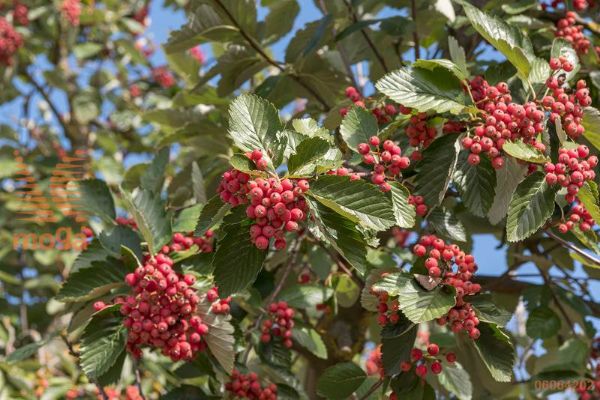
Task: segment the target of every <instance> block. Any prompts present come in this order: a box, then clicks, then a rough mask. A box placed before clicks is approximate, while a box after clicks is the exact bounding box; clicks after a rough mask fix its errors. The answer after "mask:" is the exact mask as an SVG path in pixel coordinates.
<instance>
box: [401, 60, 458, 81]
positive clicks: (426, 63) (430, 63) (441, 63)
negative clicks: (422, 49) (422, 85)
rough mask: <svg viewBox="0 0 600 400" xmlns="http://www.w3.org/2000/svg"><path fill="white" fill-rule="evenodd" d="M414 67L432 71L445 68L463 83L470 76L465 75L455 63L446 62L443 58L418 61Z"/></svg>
mask: <svg viewBox="0 0 600 400" xmlns="http://www.w3.org/2000/svg"><path fill="white" fill-rule="evenodd" d="M413 66H414V67H416V68H424V69H428V70H431V71H433V70H435V69H436V68H438V67H440V68H445V69H447V70H448V71H450V72H452V74H453V75H454V76H455V77H457V78H458V79H460V80H461V81H464V80H466V79H467V78H468V75H466V74H465V73H464V71H463V69H462V68H461V67H459V66H458V65H457V64H455V63H454V62H453V61H450V60H445V59H443V58H440V59H435V60H417V61H415V62H414V63H413Z"/></svg>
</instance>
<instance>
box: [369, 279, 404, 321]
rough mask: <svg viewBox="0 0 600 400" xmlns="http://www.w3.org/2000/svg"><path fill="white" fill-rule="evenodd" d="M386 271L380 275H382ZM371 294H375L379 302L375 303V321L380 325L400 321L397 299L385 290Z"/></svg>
mask: <svg viewBox="0 0 600 400" xmlns="http://www.w3.org/2000/svg"><path fill="white" fill-rule="evenodd" d="M385 275H386V273H383V274H382V275H381V276H382V277H384V276H385ZM371 294H373V295H375V296H377V300H378V301H379V304H378V305H377V323H378V324H379V325H381V326H386V325H387V324H392V325H395V324H397V323H398V321H400V303H399V302H398V299H397V298H395V299H391V298H390V296H389V294H388V293H387V292H375V291H373V290H371Z"/></svg>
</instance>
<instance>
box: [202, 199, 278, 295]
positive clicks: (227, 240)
mask: <svg viewBox="0 0 600 400" xmlns="http://www.w3.org/2000/svg"><path fill="white" fill-rule="evenodd" d="M242 212H243V210H242ZM238 214H239V210H238ZM222 229H223V232H224V236H223V238H222V239H221V240H219V242H218V245H217V251H216V252H215V256H214V258H213V266H214V272H213V275H214V277H215V284H216V285H217V286H218V287H219V294H220V295H221V296H223V297H226V296H229V295H231V294H233V293H237V292H240V291H242V290H244V289H245V288H246V287H248V286H249V285H251V284H252V283H253V282H254V280H255V279H256V277H257V276H258V273H259V272H260V270H261V269H262V266H263V262H264V261H265V258H266V256H267V251H265V250H259V249H258V248H257V247H256V246H255V245H254V244H253V243H252V242H251V241H250V223H248V221H244V222H237V223H232V224H227V225H224V226H223V227H222Z"/></svg>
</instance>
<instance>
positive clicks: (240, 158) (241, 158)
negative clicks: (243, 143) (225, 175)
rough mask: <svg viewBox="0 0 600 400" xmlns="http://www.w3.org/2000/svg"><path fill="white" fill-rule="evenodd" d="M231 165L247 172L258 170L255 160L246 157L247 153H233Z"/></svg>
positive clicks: (230, 160)
mask: <svg viewBox="0 0 600 400" xmlns="http://www.w3.org/2000/svg"><path fill="white" fill-rule="evenodd" d="M229 165H231V166H232V167H233V168H234V169H237V170H238V171H242V172H245V173H247V174H249V173H256V172H257V168H256V164H254V161H252V160H250V159H249V158H248V157H246V155H245V154H234V155H232V156H231V158H230V159H229Z"/></svg>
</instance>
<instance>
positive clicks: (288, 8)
mask: <svg viewBox="0 0 600 400" xmlns="http://www.w3.org/2000/svg"><path fill="white" fill-rule="evenodd" d="M266 6H267V7H269V10H270V11H269V14H267V16H266V17H265V22H264V27H265V32H264V38H265V39H264V40H265V41H266V42H267V43H273V42H275V41H276V40H278V39H280V38H281V37H282V36H284V35H285V34H286V33H288V32H289V31H290V30H291V29H292V28H293V27H294V20H295V19H296V16H297V15H298V13H299V12H300V7H299V6H298V3H297V2H296V0H278V1H273V2H270V3H269V4H266Z"/></svg>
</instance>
